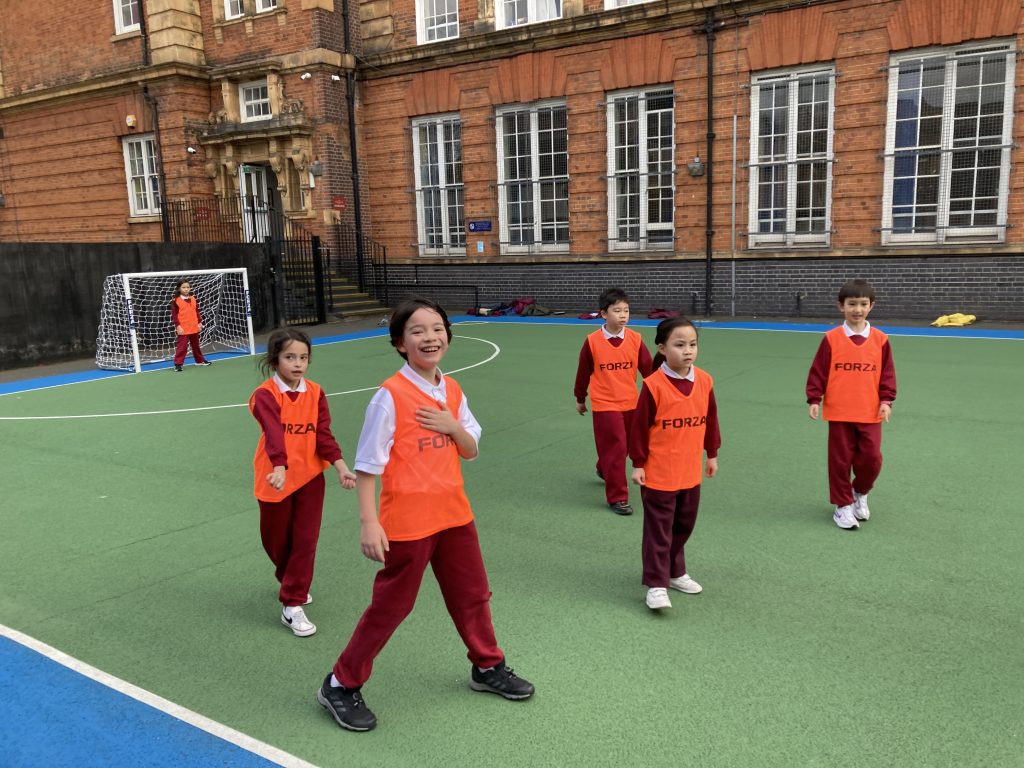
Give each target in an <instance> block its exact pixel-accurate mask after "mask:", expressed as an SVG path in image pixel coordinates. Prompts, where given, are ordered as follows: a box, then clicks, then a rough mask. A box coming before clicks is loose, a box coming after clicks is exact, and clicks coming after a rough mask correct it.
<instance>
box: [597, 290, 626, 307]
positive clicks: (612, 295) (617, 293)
mask: <svg viewBox="0 0 1024 768" xmlns="http://www.w3.org/2000/svg"><path fill="white" fill-rule="evenodd" d="M620 301H624V302H626V303H627V304H629V296H627V295H626V292H625V291H624V290H622V289H621V288H606V289H605V290H603V291H601V296H600V297H599V298H598V300H597V303H598V306H600V307H601V311H602V312H604V311H605V310H606V309H608V307H610V306H611V305H612V304H618V303H619V302H620Z"/></svg>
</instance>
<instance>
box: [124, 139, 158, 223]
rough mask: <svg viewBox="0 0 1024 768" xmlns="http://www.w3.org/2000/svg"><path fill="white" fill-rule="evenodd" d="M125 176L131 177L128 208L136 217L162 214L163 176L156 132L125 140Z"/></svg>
mask: <svg viewBox="0 0 1024 768" xmlns="http://www.w3.org/2000/svg"><path fill="white" fill-rule="evenodd" d="M122 148H123V150H124V175H125V178H126V179H127V180H128V207H129V209H130V210H131V215H132V216H154V215H158V214H159V213H160V177H159V174H158V173H157V163H156V139H155V138H154V135H153V134H152V133H148V134H143V135H140V136H132V137H130V138H126V139H124V141H123V147H122Z"/></svg>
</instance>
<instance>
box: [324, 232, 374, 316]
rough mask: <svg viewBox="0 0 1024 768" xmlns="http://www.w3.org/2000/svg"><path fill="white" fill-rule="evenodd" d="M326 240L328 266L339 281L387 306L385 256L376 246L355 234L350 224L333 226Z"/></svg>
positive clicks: (364, 237)
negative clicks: (347, 283)
mask: <svg viewBox="0 0 1024 768" xmlns="http://www.w3.org/2000/svg"><path fill="white" fill-rule="evenodd" d="M328 237H329V238H330V253H331V256H330V266H331V269H332V271H333V272H334V273H335V274H337V275H338V276H339V277H342V278H345V279H346V280H349V281H350V282H353V283H355V284H356V285H358V286H359V290H360V291H363V292H364V293H366V294H367V295H368V296H371V297H372V298H374V299H376V300H377V301H379V302H381V303H382V304H384V305H387V304H388V303H389V302H388V252H387V248H385V247H384V246H383V245H381V244H380V243H378V242H376V241H374V240H372V239H371V238H369V237H367V236H366V235H365V234H361V233H359V232H358V231H357V230H356V228H355V227H354V226H352V225H351V224H334V225H332V226H331V227H330V232H329V234H328Z"/></svg>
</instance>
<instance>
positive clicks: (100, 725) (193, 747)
mask: <svg viewBox="0 0 1024 768" xmlns="http://www.w3.org/2000/svg"><path fill="white" fill-rule="evenodd" d="M0 691H3V694H2V695H0V744H2V745H3V760H2V762H3V764H4V765H10V766H44V765H45V766H75V767H76V768H92V767H93V766H95V768H109V767H110V766H128V765H146V766H152V767H153V768H181V767H182V766H189V767H190V766H195V767H196V768H200V767H202V768H205V767H207V766H211V765H216V766H232V768H268V767H269V766H275V765H277V763H274V762H271V761H269V760H266V759H265V758H262V757H260V756H259V755H255V754H253V753H252V752H248V751H247V750H244V749H242V748H241V747H238V746H236V745H234V744H231V743H230V742H227V741H224V740H223V739H220V738H218V737H216V736H214V735H212V734H210V733H207V732H206V731H203V730H201V729H199V728H196V727H194V726H192V725H189V724H188V723H184V722H182V721H181V720H178V719H177V718H175V717H172V716H170V715H168V714H165V713H163V712H160V711H159V710H156V709H154V708H153V707H150V706H149V705H147V704H143V703H142V702H139V701H136V700H135V699H133V698H131V697H130V696H126V695H124V694H123V693H118V692H117V691H115V690H113V689H111V688H108V687H107V686H105V685H103V684H101V683H98V682H96V681H95V680H91V679H89V678H88V677H85V676H84V675H80V674H79V673H77V672H75V671H74V670H71V669H68V668H67V667H65V666H63V665H61V664H58V663H57V662H55V661H52V660H50V659H48V658H46V657H45V656H43V655H42V654H39V653H37V652H35V651H34V650H32V649H30V648H26V647H25V646H23V645H20V644H19V643H16V642H14V641H13V640H11V639H9V638H6V637H0Z"/></svg>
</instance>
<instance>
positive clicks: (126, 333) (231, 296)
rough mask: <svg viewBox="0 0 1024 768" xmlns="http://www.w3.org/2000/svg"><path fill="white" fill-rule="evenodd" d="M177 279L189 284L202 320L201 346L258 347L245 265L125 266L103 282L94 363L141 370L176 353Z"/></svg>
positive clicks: (244, 349)
mask: <svg viewBox="0 0 1024 768" xmlns="http://www.w3.org/2000/svg"><path fill="white" fill-rule="evenodd" d="M179 280H188V281H189V283H191V285H192V295H193V296H195V298H196V302H197V304H198V306H199V314H200V318H201V320H202V324H203V328H202V330H201V331H200V332H199V342H200V344H202V347H203V350H204V351H208V352H222V351H232V352H241V353H243V354H246V353H247V354H253V353H254V352H255V351H256V350H255V345H254V343H253V335H252V315H251V312H250V306H249V276H248V273H247V272H246V270H245V269H201V270H195V271H191V272H126V273H124V274H120V275H110V276H108V277H107V279H106V280H105V281H104V284H103V306H102V308H101V309H100V327H99V333H98V336H97V338H96V365H98V366H99V367H100V368H109V369H114V370H125V371H131V370H134V371H141V370H142V366H143V365H145V364H146V363H156V362H160V361H162V360H171V359H173V358H174V347H175V343H176V341H177V334H176V333H175V330H174V324H173V323H172V322H171V302H172V301H173V300H174V297H175V286H176V284H177V282H178V281H179Z"/></svg>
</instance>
